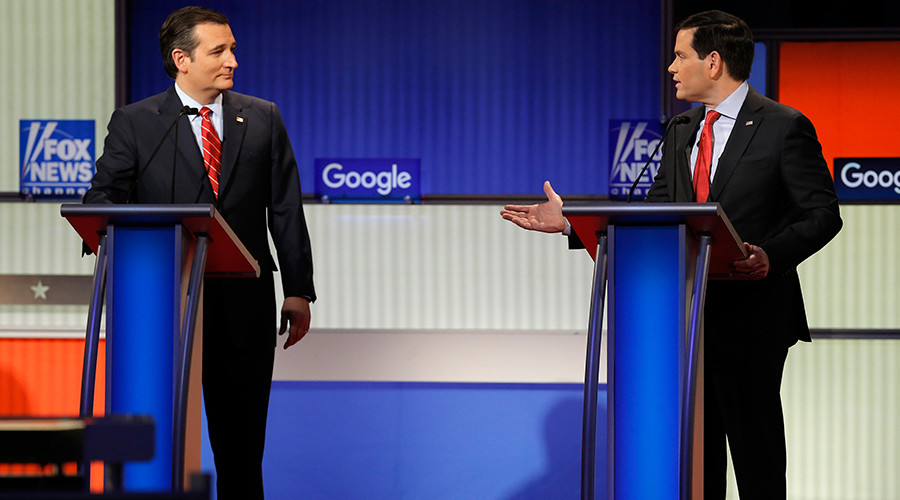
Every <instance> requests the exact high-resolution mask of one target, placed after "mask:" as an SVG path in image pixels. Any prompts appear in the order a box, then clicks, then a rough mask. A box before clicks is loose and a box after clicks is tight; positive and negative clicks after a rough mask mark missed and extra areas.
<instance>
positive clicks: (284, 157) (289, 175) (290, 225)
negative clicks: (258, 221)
mask: <svg viewBox="0 0 900 500" xmlns="http://www.w3.org/2000/svg"><path fill="white" fill-rule="evenodd" d="M270 117H271V118H270V119H271V124H270V125H271V130H272V134H273V136H272V152H271V155H272V180H271V183H272V185H271V204H270V206H269V229H270V230H271V232H272V239H273V241H274V242H275V249H276V251H277V253H278V264H279V268H280V271H281V284H282V287H283V290H284V296H285V297H309V298H310V299H311V300H315V299H316V291H315V287H314V285H313V262H312V248H311V245H310V240H309V231H308V229H307V227H306V218H305V216H304V214H303V201H302V197H301V190H300V174H299V172H298V170H297V160H296V159H295V158H294V151H293V149H292V148H291V142H290V139H289V138H288V135H287V130H286V129H285V127H284V122H283V121H282V119H281V113H280V112H279V111H278V106H276V105H275V104H274V103H271V113H270Z"/></svg>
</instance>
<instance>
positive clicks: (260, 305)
mask: <svg viewBox="0 0 900 500" xmlns="http://www.w3.org/2000/svg"><path fill="white" fill-rule="evenodd" d="M204 288H205V289H204V310H203V325H204V330H203V398H204V404H205V406H206V419H207V426H208V430H209V440H210V444H211V445H212V450H213V456H214V458H215V464H216V486H217V488H216V490H217V495H218V498H219V499H220V500H227V499H231V498H235V499H243V500H247V499H262V498H263V478H262V460H263V449H264V447H265V441H266V418H267V414H268V407H269V392H270V389H271V385H272V368H273V365H274V359H275V340H276V325H277V323H276V312H275V291H274V286H273V279H272V274H271V273H270V272H263V273H262V276H261V277H260V278H258V279H254V278H230V279H224V278H210V279H206V280H205V282H204Z"/></svg>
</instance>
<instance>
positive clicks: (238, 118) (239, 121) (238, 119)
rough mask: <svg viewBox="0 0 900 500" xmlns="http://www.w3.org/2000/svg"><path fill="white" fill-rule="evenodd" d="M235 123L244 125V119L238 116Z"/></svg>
mask: <svg viewBox="0 0 900 500" xmlns="http://www.w3.org/2000/svg"><path fill="white" fill-rule="evenodd" d="M235 121H237V122H238V123H244V117H243V116H238V117H237V118H235Z"/></svg>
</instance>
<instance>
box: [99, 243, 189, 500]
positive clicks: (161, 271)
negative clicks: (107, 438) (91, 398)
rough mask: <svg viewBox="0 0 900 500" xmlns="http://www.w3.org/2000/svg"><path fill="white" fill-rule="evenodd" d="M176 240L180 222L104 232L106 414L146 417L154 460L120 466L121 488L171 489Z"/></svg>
mask: <svg viewBox="0 0 900 500" xmlns="http://www.w3.org/2000/svg"><path fill="white" fill-rule="evenodd" d="M181 240H182V238H181V226H180V225H176V226H174V227H173V226H166V227H158V228H157V227H146V226H144V227H123V226H116V227H115V228H111V229H110V230H109V246H110V256H111V257H110V260H111V262H110V270H111V272H110V273H109V278H108V279H109V285H108V287H107V346H108V348H107V363H108V364H107V367H108V368H107V388H108V391H107V402H106V408H107V410H106V411H107V413H108V414H143V415H151V416H152V417H153V420H154V422H155V426H156V427H155V448H156V449H155V455H154V458H153V460H152V461H150V462H142V463H130V464H125V465H124V471H123V485H122V487H123V489H124V490H125V491H169V490H171V488H172V411H173V390H174V389H173V387H174V373H175V371H174V368H175V367H174V360H175V359H177V358H176V356H175V354H176V347H177V346H178V342H177V341H176V339H177V336H178V335H179V334H178V332H179V329H178V326H179V323H180V320H179V318H178V316H177V311H180V310H181V305H180V304H181V269H180V268H179V266H178V265H179V264H180V263H181Z"/></svg>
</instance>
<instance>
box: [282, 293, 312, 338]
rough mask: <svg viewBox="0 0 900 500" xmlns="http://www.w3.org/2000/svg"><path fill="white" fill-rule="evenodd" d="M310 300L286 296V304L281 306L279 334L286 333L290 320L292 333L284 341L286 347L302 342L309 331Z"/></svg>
mask: <svg viewBox="0 0 900 500" xmlns="http://www.w3.org/2000/svg"><path fill="white" fill-rule="evenodd" d="M309 319H310V312H309V300H307V299H305V298H303V297H285V298H284V305H282V306H281V328H280V329H279V330H278V335H284V332H286V331H287V329H288V322H290V326H291V329H290V333H289V334H288V338H287V340H286V341H285V342H284V348H285V349H287V348H288V347H290V346H292V345H294V344H296V343H297V342H300V339H302V338H303V337H304V336H306V333H307V332H309Z"/></svg>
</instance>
